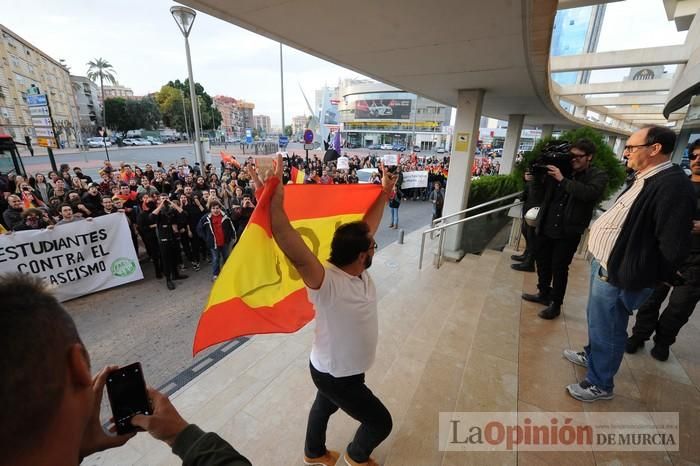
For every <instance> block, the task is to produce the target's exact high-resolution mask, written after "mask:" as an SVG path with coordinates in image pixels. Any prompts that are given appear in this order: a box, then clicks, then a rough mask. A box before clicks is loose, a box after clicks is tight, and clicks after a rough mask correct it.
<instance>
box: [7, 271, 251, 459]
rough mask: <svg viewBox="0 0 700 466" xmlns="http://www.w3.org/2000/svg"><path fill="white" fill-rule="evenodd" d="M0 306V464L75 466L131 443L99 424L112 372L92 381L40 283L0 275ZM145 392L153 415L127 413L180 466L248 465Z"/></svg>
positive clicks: (75, 339)
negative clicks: (165, 447) (165, 446)
mask: <svg viewBox="0 0 700 466" xmlns="http://www.w3.org/2000/svg"><path fill="white" fill-rule="evenodd" d="M0 302H2V303H3V305H2V308H1V310H0V353H1V354H2V355H3V357H2V359H1V360H0V380H2V383H0V410H1V412H2V416H0V451H2V461H0V463H2V464H11V465H13V466H74V465H77V464H79V463H80V462H81V461H82V459H83V458H85V457H86V456H88V455H91V454H93V453H96V452H99V451H103V450H107V449H110V448H114V447H118V446H121V445H123V444H124V443H126V442H127V441H128V440H129V439H130V438H132V437H133V436H134V435H135V434H133V433H132V434H128V435H111V434H109V433H107V432H105V430H104V429H103V427H102V425H101V423H100V404H101V401H102V392H103V389H104V386H105V382H106V380H107V375H108V374H109V373H110V372H111V371H113V370H115V369H117V367H116V366H108V367H105V368H104V369H102V370H101V371H100V372H98V374H97V375H96V376H95V377H92V376H91V373H90V357H89V355H88V352H87V350H86V349H85V346H84V345H83V343H82V341H81V339H80V336H79V335H78V331H77V329H76V327H75V323H74V322H73V319H71V317H70V316H69V315H68V313H67V312H66V311H65V310H64V309H63V307H62V306H61V305H60V304H59V303H58V301H56V298H55V297H54V296H53V295H51V294H50V293H49V292H48V291H47V290H46V288H45V285H44V283H43V282H42V281H41V279H39V278H36V277H31V276H29V275H22V274H7V275H2V276H0ZM148 395H149V398H150V399H151V403H152V408H153V415H150V416H142V415H138V416H134V418H133V419H132V424H133V425H135V426H137V427H139V428H141V429H144V430H146V431H148V433H150V434H151V435H152V436H153V437H154V438H156V439H158V440H161V441H163V442H165V443H166V444H168V445H169V446H170V447H171V448H172V451H173V453H175V454H176V455H178V456H179V457H180V458H181V459H182V461H183V465H185V466H211V465H215V466H224V465H226V466H250V464H251V463H250V462H249V461H248V460H247V459H246V458H244V457H243V456H242V455H241V454H240V453H238V452H237V451H236V450H235V449H234V448H233V447H232V446H231V445H229V444H228V443H227V442H226V441H224V440H223V439H222V438H221V437H219V436H218V435H216V434H214V433H204V432H203V431H202V430H201V429H200V428H199V427H197V426H196V425H194V424H188V423H187V422H186V421H185V420H184V419H183V418H182V417H181V416H180V414H178V412H177V411H176V410H175V408H174V407H173V405H172V404H171V403H170V401H169V400H168V398H167V397H165V396H164V395H162V394H161V393H159V392H158V391H156V390H154V389H149V390H148ZM109 430H110V432H114V431H115V428H114V425H111V426H110V429H109Z"/></svg>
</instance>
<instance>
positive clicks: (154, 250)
mask: <svg viewBox="0 0 700 466" xmlns="http://www.w3.org/2000/svg"><path fill="white" fill-rule="evenodd" d="M141 239H143V244H144V245H145V246H146V252H147V253H148V257H150V258H151V260H152V261H153V266H154V267H155V269H156V275H160V274H161V272H162V270H161V261H160V249H159V247H158V238H156V235H153V234H151V235H148V234H141Z"/></svg>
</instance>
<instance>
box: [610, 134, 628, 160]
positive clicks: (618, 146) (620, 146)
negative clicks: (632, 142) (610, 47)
mask: <svg viewBox="0 0 700 466" xmlns="http://www.w3.org/2000/svg"><path fill="white" fill-rule="evenodd" d="M626 141H627V139H625V138H624V137H622V136H618V137H616V138H615V145H614V146H613V151H614V152H615V154H616V155H617V158H618V159H620V160H622V155H623V154H622V152H624V150H625V142H626Z"/></svg>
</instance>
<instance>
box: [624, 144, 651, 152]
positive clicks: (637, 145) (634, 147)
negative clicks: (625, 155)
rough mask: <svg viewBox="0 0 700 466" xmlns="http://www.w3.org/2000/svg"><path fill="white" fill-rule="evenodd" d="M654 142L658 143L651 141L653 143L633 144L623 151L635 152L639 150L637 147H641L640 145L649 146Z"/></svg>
mask: <svg viewBox="0 0 700 466" xmlns="http://www.w3.org/2000/svg"><path fill="white" fill-rule="evenodd" d="M654 144H656V143H655V142H654V143H651V144H636V145H633V146H625V148H624V150H623V152H630V153H632V152H635V151H636V150H637V148H639V147H649V146H653V145H654Z"/></svg>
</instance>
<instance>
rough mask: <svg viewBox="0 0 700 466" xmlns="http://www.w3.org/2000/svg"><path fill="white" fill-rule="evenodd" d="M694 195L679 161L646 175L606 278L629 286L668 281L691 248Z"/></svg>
mask: <svg viewBox="0 0 700 466" xmlns="http://www.w3.org/2000/svg"><path fill="white" fill-rule="evenodd" d="M695 204H696V196H695V190H694V188H693V184H692V183H691V182H690V180H689V179H688V177H687V176H686V174H685V173H684V172H683V169H681V168H680V167H678V166H675V165H674V166H673V167H671V168H669V169H667V170H663V171H662V172H660V173H657V174H656V175H654V176H652V177H651V178H648V179H647V180H645V182H644V187H643V188H642V191H641V192H640V193H639V195H638V196H637V198H636V199H635V200H634V203H633V204H632V207H630V211H629V214H628V215H627V218H626V219H625V222H624V224H623V225H622V230H621V231H620V236H618V238H617V241H616V242H615V246H613V249H612V251H611V253H610V258H609V259H608V264H607V266H608V277H609V278H608V281H609V282H610V283H611V284H613V285H615V286H617V287H620V288H623V289H627V290H640V289H642V288H651V287H653V286H656V285H657V284H658V283H659V282H672V281H673V276H674V275H675V273H676V270H678V267H679V266H680V265H681V263H682V262H683V261H684V260H685V258H686V257H687V256H688V254H689V252H690V242H691V233H690V232H691V230H692V227H693V214H694V213H695Z"/></svg>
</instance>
